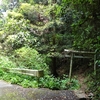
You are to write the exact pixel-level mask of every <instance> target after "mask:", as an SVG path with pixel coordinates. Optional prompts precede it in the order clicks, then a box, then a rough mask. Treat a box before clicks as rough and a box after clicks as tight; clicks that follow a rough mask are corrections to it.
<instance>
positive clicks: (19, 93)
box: [0, 81, 78, 100]
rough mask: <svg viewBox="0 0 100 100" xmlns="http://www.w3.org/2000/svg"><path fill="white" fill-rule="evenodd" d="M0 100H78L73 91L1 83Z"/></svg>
mask: <svg viewBox="0 0 100 100" xmlns="http://www.w3.org/2000/svg"><path fill="white" fill-rule="evenodd" d="M0 100H78V98H77V96H75V94H74V92H73V91H69V90H49V89H44V88H40V89H38V88H23V87H21V86H17V85H11V84H9V83H6V82H4V81H0Z"/></svg>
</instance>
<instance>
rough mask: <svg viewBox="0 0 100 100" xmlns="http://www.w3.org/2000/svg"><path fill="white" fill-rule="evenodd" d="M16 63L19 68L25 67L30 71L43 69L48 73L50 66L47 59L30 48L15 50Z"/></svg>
mask: <svg viewBox="0 0 100 100" xmlns="http://www.w3.org/2000/svg"><path fill="white" fill-rule="evenodd" d="M15 56H16V63H17V64H18V66H19V67H21V66H23V67H25V68H29V69H38V70H39V69H43V70H44V72H45V73H48V66H47V64H46V57H45V56H43V55H41V54H39V53H38V52H37V51H36V50H35V49H32V48H30V47H27V48H26V47H22V48H20V49H18V50H15Z"/></svg>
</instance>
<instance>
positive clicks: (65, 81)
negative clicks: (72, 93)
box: [39, 75, 80, 90]
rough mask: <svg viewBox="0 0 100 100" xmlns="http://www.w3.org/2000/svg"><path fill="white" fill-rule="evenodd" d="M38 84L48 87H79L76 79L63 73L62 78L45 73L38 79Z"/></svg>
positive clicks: (72, 88)
mask: <svg viewBox="0 0 100 100" xmlns="http://www.w3.org/2000/svg"><path fill="white" fill-rule="evenodd" d="M39 86H40V87H45V88H50V89H71V90H74V89H78V88H79V87H80V85H79V83H78V81H77V80H76V79H72V80H71V81H70V79H69V78H68V77H67V76H66V75H64V76H63V78H62V79H60V78H55V77H54V76H52V75H46V76H44V77H42V78H40V80H39Z"/></svg>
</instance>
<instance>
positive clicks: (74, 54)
mask: <svg viewBox="0 0 100 100" xmlns="http://www.w3.org/2000/svg"><path fill="white" fill-rule="evenodd" d="M64 54H65V57H70V70H69V78H70V79H71V75H72V65H73V58H85V59H86V58H88V59H91V58H92V59H94V73H95V74H96V63H95V61H96V52H88V51H76V50H69V49H64Z"/></svg>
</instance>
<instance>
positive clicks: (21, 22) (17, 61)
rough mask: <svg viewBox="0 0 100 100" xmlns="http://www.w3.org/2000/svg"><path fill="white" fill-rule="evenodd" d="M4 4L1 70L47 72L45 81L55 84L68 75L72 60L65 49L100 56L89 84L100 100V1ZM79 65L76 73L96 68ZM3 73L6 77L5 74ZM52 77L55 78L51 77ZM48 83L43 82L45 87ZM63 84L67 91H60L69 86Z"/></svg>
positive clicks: (6, 0) (10, 0) (13, 0)
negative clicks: (55, 79)
mask: <svg viewBox="0 0 100 100" xmlns="http://www.w3.org/2000/svg"><path fill="white" fill-rule="evenodd" d="M1 1H3V2H0V3H1V4H0V50H1V57H0V60H1V62H0V66H1V67H20V68H29V69H43V70H44V71H45V75H46V77H45V79H49V78H52V81H54V77H58V76H60V77H61V76H62V75H63V74H66V73H68V68H69V60H68V59H66V58H65V57H64V49H70V50H81V51H93V52H97V55H98V56H97V60H96V62H95V63H96V64H97V68H98V70H97V74H96V75H94V74H93V73H92V72H91V73H90V75H91V77H90V78H89V79H88V81H89V82H88V84H89V87H90V88H89V89H90V90H91V91H92V92H93V93H94V94H95V97H94V98H95V99H94V100H98V98H100V95H99V92H100V86H99V85H100V78H99V72H100V70H99V63H100V61H99V60H100V59H99V51H100V10H99V8H100V7H99V6H100V1H99V0H1ZM79 62H80V60H77V61H75V62H74V70H75V69H78V68H79V66H82V65H83V64H84V65H86V66H85V68H86V70H87V68H88V67H89V68H90V67H91V66H93V63H92V61H91V63H88V62H89V61H88V60H82V62H81V63H79ZM87 63H88V65H87ZM75 71H77V70H75ZM1 73H3V74H4V72H3V71H1ZM3 74H2V75H3ZM50 74H53V76H47V75H50ZM2 77H3V76H2ZM5 77H6V76H5ZM9 77H10V76H9ZM64 78H65V76H64ZM45 79H40V81H41V84H40V86H41V87H42V86H43V85H44V83H43V81H44V80H45ZM6 80H7V79H6ZM16 80H18V79H13V80H12V82H15V83H17V82H16ZM19 80H20V79H19ZM63 80H65V79H63ZM49 81H50V80H49ZM73 81H74V80H73ZM94 81H95V82H94ZM57 82H58V80H57ZM57 82H56V83H57ZM59 82H61V80H60V79H59ZM59 82H58V83H57V84H59ZM75 82H76V80H75ZM24 83H25V82H23V83H22V84H24ZM26 83H27V84H28V82H26ZM65 83H66V81H65ZM27 84H24V85H26V86H27ZM32 84H33V83H32ZM34 84H36V83H34ZM57 84H54V83H52V85H51V84H49V85H44V87H51V88H54V87H55V86H58V87H60V86H59V85H57ZM62 84H63V86H65V87H60V88H63V89H65V88H66V85H65V84H64V82H62ZM54 85H55V86H54ZM67 85H68V87H71V86H69V84H67ZM52 86H53V87H52ZM94 86H95V87H94ZM68 87H67V88H68ZM76 87H77V86H76Z"/></svg>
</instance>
